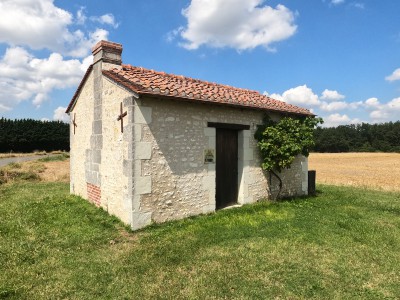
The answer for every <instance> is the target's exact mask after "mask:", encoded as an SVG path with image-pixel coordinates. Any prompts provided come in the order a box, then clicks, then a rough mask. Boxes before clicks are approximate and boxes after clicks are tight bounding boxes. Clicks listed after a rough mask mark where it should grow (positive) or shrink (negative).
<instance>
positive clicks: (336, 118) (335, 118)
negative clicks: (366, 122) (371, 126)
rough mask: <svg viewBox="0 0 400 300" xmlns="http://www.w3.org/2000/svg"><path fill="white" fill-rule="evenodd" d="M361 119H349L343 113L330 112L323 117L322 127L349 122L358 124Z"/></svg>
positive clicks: (347, 123)
mask: <svg viewBox="0 0 400 300" xmlns="http://www.w3.org/2000/svg"><path fill="white" fill-rule="evenodd" d="M362 122H363V121H361V120H360V119H358V118H354V119H351V118H350V117H349V116H348V115H346V114H344V115H341V114H338V113H336V114H331V115H329V116H327V117H324V124H323V126H324V127H336V126H339V125H349V124H360V123H362Z"/></svg>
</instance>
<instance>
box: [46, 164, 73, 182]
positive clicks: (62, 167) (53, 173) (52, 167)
mask: <svg viewBox="0 0 400 300" xmlns="http://www.w3.org/2000/svg"><path fill="white" fill-rule="evenodd" d="M42 164H44V166H45V170H44V171H43V172H42V173H41V174H39V176H40V179H41V180H42V181H46V182H69V159H68V160H65V161H50V162H45V163H42Z"/></svg>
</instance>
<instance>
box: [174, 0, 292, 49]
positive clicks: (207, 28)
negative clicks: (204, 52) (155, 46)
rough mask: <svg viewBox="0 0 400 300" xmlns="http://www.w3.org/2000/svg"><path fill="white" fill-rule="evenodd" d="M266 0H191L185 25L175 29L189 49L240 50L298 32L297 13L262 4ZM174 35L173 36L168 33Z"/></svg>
mask: <svg viewBox="0 0 400 300" xmlns="http://www.w3.org/2000/svg"><path fill="white" fill-rule="evenodd" d="M263 2H264V1H263V0H192V1H191V2H190V4H189V6H188V7H187V8H186V9H184V10H183V11H182V14H183V15H184V16H185V17H186V19H187V25H186V27H182V28H179V29H177V30H175V31H174V33H173V35H178V34H179V35H180V36H181V37H182V38H183V39H184V42H183V43H182V46H183V47H185V48H186V49H197V48H199V47H200V46H202V45H207V46H210V47H215V48H221V47H231V48H234V49H237V50H246V49H253V48H255V47H258V46H263V47H265V48H267V49H269V50H272V51H273V50H274V49H273V48H272V47H271V44H273V43H275V42H279V41H282V40H285V39H287V38H289V37H291V36H292V35H294V34H295V32H296V29H297V26H296V25H295V23H294V21H295V13H293V12H292V11H291V10H290V9H288V8H287V7H285V6H283V5H280V4H279V5H277V6H276V7H275V8H273V7H271V6H267V5H263ZM169 38H171V36H169Z"/></svg>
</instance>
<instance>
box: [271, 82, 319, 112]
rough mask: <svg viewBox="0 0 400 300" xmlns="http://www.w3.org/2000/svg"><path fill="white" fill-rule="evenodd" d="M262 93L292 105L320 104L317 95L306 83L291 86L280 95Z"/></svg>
mask: <svg viewBox="0 0 400 300" xmlns="http://www.w3.org/2000/svg"><path fill="white" fill-rule="evenodd" d="M264 95H267V96H269V97H271V98H273V99H276V100H280V101H283V102H287V103H290V104H294V105H302V106H306V107H307V106H309V105H319V104H320V101H319V99H318V95H316V94H314V92H313V91H312V89H310V88H309V87H307V85H301V86H298V87H295V88H291V89H289V90H287V91H285V92H283V94H282V95H280V94H271V95H269V94H268V93H267V92H264Z"/></svg>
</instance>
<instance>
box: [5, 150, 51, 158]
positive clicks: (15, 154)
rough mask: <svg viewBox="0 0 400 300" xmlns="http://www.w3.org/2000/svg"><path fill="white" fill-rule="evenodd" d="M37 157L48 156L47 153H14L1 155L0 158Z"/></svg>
mask: <svg viewBox="0 0 400 300" xmlns="http://www.w3.org/2000/svg"><path fill="white" fill-rule="evenodd" d="M35 155H46V151H40V152H31V153H14V152H10V153H0V158H8V157H23V156H35Z"/></svg>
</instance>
